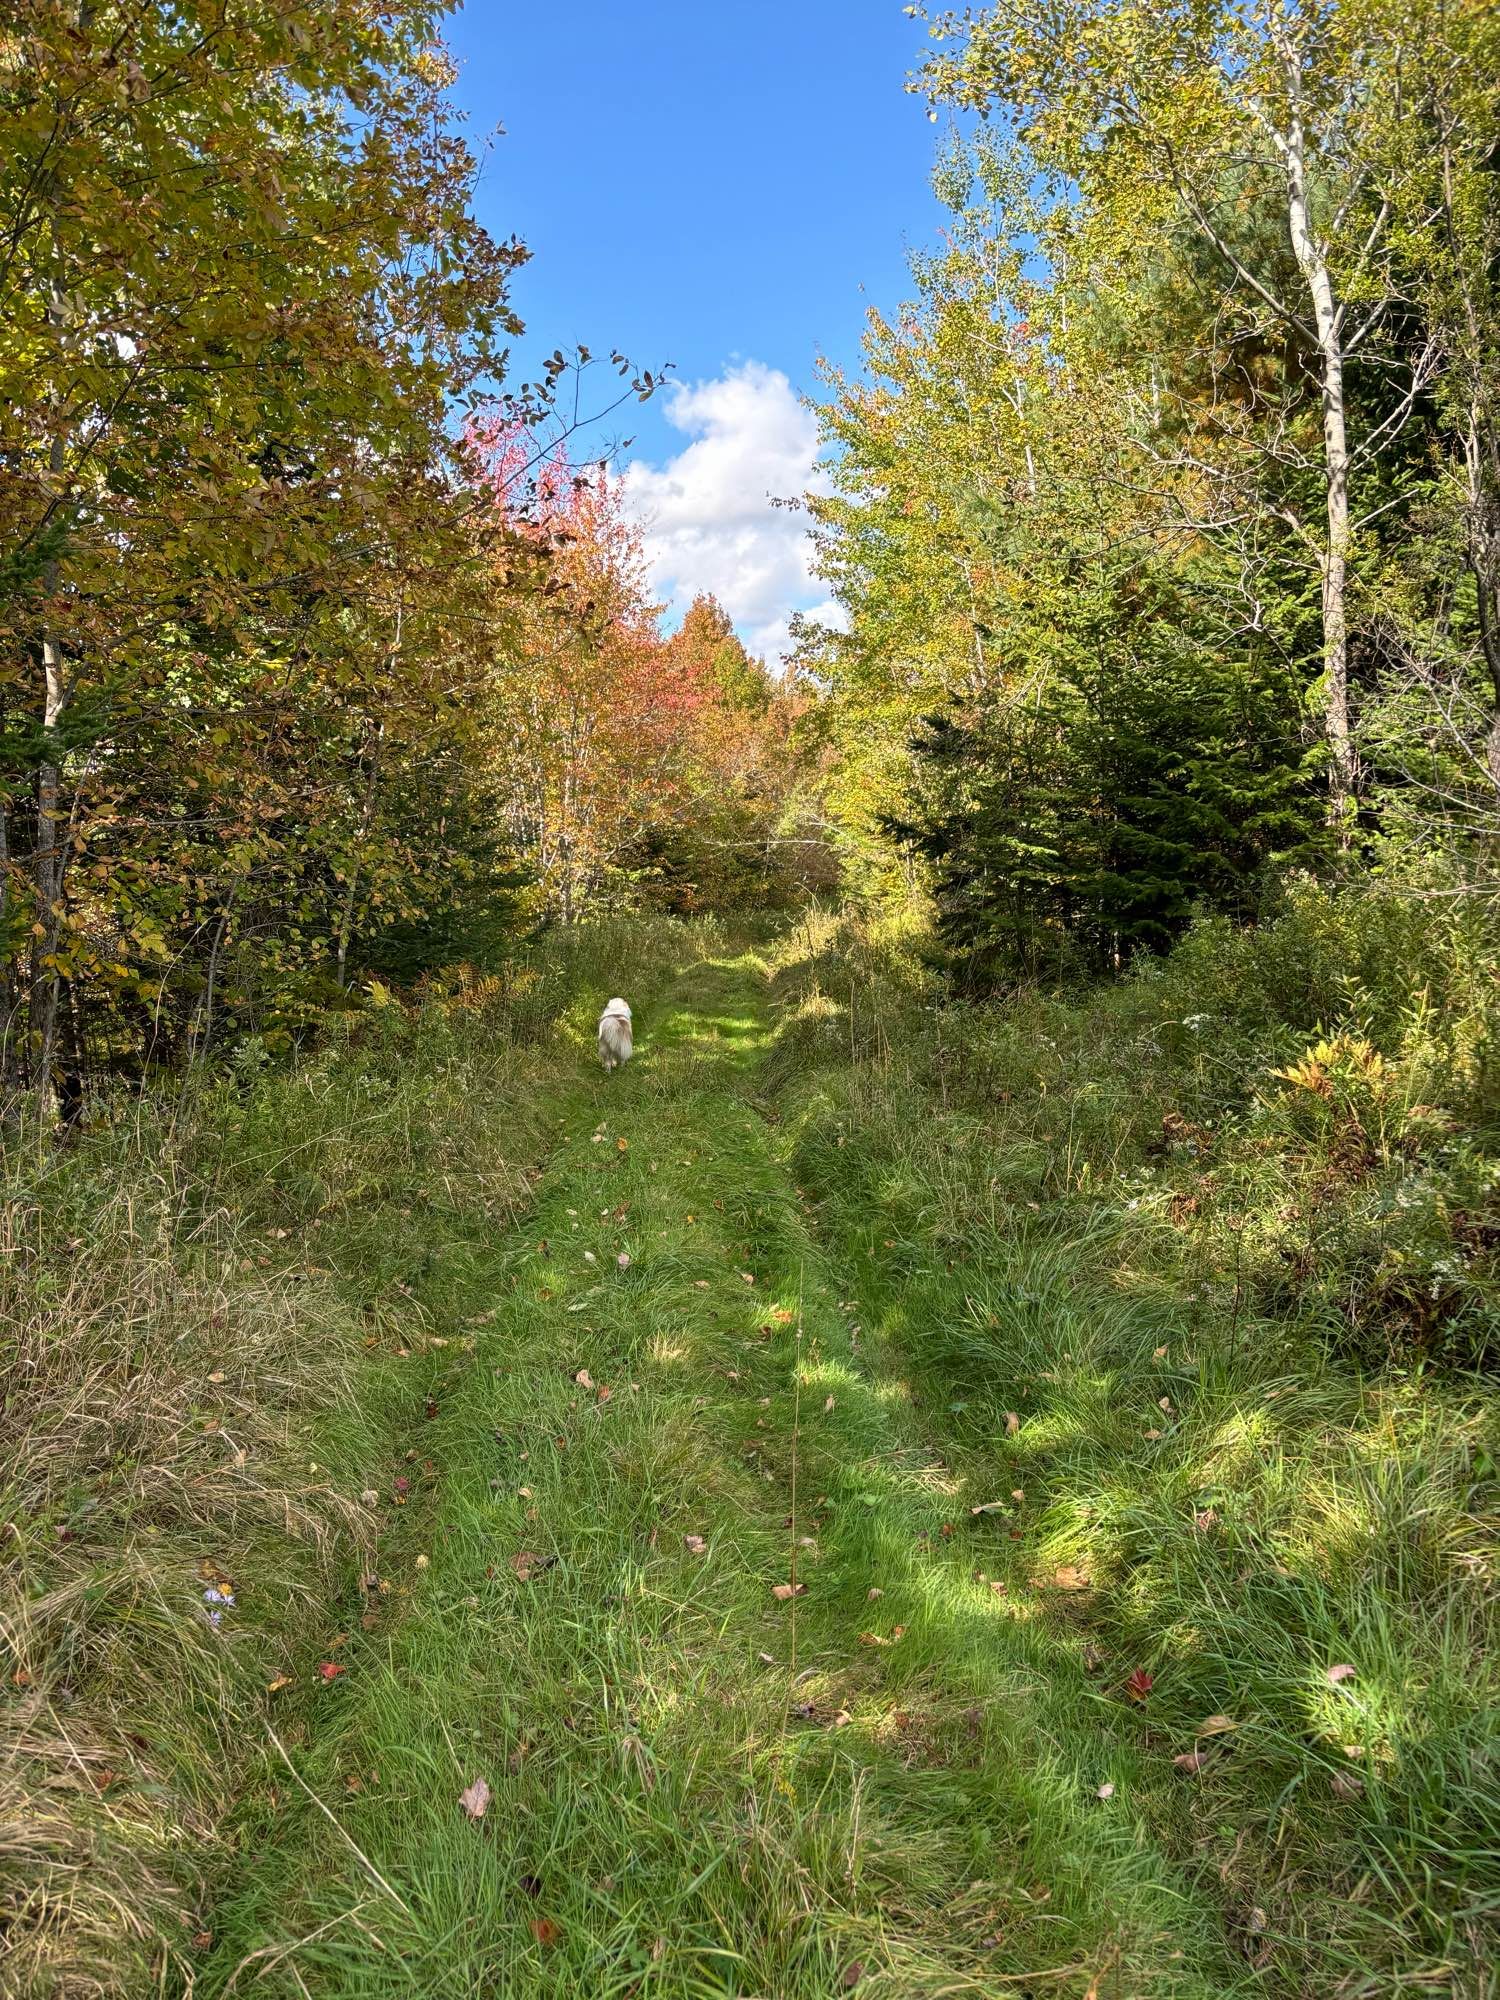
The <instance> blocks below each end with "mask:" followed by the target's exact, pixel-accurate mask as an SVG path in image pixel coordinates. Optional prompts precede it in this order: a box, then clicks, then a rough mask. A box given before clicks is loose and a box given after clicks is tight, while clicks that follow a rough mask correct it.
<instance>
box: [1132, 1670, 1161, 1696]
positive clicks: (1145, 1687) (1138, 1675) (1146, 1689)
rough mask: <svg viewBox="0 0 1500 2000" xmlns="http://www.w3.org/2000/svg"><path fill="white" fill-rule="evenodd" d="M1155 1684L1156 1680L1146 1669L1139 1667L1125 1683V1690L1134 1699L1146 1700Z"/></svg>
mask: <svg viewBox="0 0 1500 2000" xmlns="http://www.w3.org/2000/svg"><path fill="white" fill-rule="evenodd" d="M1154 1686H1155V1682H1154V1681H1153V1680H1152V1678H1151V1676H1150V1674H1148V1673H1147V1672H1146V1669H1145V1668H1144V1667H1137V1668H1136V1670H1135V1672H1134V1673H1133V1674H1131V1676H1130V1678H1129V1679H1128V1680H1127V1681H1126V1683H1125V1692H1126V1694H1128V1695H1129V1696H1130V1699H1131V1700H1132V1701H1144V1700H1145V1699H1146V1697H1147V1695H1148V1694H1150V1692H1151V1690H1152V1688H1153V1687H1154Z"/></svg>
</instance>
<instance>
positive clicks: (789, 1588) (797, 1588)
mask: <svg viewBox="0 0 1500 2000" xmlns="http://www.w3.org/2000/svg"><path fill="white" fill-rule="evenodd" d="M771 1595H772V1596H773V1597H779V1598H780V1599H781V1600H782V1602H783V1603H785V1602H786V1600H787V1598H789V1597H805V1596H806V1595H807V1585H806V1584H805V1583H773V1584H772V1585H771Z"/></svg>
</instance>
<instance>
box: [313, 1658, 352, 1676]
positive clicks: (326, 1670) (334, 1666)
mask: <svg viewBox="0 0 1500 2000" xmlns="http://www.w3.org/2000/svg"><path fill="white" fill-rule="evenodd" d="M348 1671H349V1669H348V1668H347V1667H341V1666H340V1665H339V1663H338V1661H337V1660H325V1661H324V1662H323V1664H322V1665H321V1666H320V1667H319V1668H318V1672H319V1673H320V1674H321V1675H322V1677H323V1679H324V1680H325V1681H336V1680H337V1679H338V1677H339V1675H340V1674H346V1673H348Z"/></svg>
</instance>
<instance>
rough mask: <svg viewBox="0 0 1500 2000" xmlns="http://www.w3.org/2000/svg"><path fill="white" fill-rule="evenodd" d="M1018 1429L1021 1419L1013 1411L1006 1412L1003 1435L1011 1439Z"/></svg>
mask: <svg viewBox="0 0 1500 2000" xmlns="http://www.w3.org/2000/svg"><path fill="white" fill-rule="evenodd" d="M1020 1428H1021V1419H1020V1416H1019V1415H1018V1413H1017V1412H1016V1411H1015V1410H1007V1411H1006V1412H1005V1435H1006V1436H1007V1437H1009V1438H1013V1437H1014V1436H1015V1434H1016V1432H1017V1431H1018V1430H1019V1429H1020Z"/></svg>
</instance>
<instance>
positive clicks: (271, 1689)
mask: <svg viewBox="0 0 1500 2000" xmlns="http://www.w3.org/2000/svg"><path fill="white" fill-rule="evenodd" d="M291 1684H292V1676H291V1675H290V1674H278V1675H277V1676H276V1678H275V1680H274V1681H267V1682H266V1693H267V1694H280V1692H281V1690H282V1689H283V1688H289V1687H290V1686H291Z"/></svg>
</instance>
